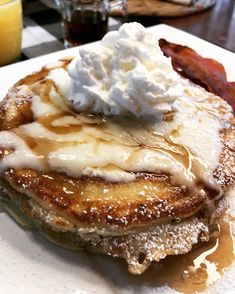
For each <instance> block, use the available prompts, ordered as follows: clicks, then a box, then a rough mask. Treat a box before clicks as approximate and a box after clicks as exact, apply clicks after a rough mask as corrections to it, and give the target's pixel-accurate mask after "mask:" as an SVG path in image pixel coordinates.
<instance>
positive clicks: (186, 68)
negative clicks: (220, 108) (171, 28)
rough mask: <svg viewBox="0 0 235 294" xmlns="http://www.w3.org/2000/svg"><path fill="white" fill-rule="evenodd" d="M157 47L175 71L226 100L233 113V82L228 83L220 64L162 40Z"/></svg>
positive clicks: (234, 93)
mask: <svg viewBox="0 0 235 294" xmlns="http://www.w3.org/2000/svg"><path fill="white" fill-rule="evenodd" d="M159 46H160V47H161V49H162V51H163V53H164V55H165V56H168V57H171V58H172V66H173V68H174V69H175V71H177V72H178V73H179V74H180V75H182V76H184V77H186V78H188V79H190V80H191V81H192V82H194V83H195V84H198V85H200V86H202V87H203V88H205V89H206V90H208V91H209V92H212V93H214V94H216V95H218V96H220V97H221V98H223V99H224V100H226V101H227V102H228V103H229V104H230V105H231V106H232V108H233V111H234V112H235V82H228V80H227V76H226V72H225V70H224V67H223V65H222V64H220V63H219V62H217V61H215V60H213V59H210V58H204V57H202V56H200V55H199V54H197V53H196V52H195V51H194V50H192V49H191V48H189V47H187V46H181V45H177V44H174V43H170V42H168V41H166V40H164V39H160V40H159Z"/></svg>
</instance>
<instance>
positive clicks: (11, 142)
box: [0, 131, 43, 171]
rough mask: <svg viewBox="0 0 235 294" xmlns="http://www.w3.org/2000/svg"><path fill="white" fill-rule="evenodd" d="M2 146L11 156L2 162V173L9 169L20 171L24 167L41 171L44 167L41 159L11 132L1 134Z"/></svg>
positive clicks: (6, 156) (0, 164)
mask: <svg viewBox="0 0 235 294" xmlns="http://www.w3.org/2000/svg"><path fill="white" fill-rule="evenodd" d="M0 146H2V147H4V148H5V149H6V150H8V149H9V150H10V152H9V154H8V155H5V156H4V157H3V159H1V160H0V170H1V171H2V170H5V169H8V168H15V169H19V168H22V167H24V166H27V167H29V168H32V169H36V170H40V169H41V168H42V167H43V166H42V164H41V162H40V157H38V156H37V155H35V154H34V153H33V152H32V150H31V149H30V148H29V147H28V146H27V144H26V143H25V142H24V140H22V139H21V138H20V137H19V136H17V135H16V134H14V133H12V132H10V131H2V132H0ZM11 150H12V151H13V152H11Z"/></svg>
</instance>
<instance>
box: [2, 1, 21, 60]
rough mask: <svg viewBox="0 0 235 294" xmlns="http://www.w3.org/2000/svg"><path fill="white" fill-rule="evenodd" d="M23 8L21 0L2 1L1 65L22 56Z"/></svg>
mask: <svg viewBox="0 0 235 294" xmlns="http://www.w3.org/2000/svg"><path fill="white" fill-rule="evenodd" d="M21 32H22V8H21V1H20V0H0V65H4V64H8V63H10V62H12V61H14V60H16V59H17V58H18V57H19V56H20V51H21Z"/></svg>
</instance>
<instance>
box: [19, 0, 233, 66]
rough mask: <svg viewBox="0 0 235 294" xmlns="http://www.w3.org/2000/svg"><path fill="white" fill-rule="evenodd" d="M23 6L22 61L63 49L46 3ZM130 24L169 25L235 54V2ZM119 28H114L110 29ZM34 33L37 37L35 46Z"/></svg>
mask: <svg viewBox="0 0 235 294" xmlns="http://www.w3.org/2000/svg"><path fill="white" fill-rule="evenodd" d="M24 3H25V4H26V6H25V7H24V8H25V9H24V20H25V21H24V24H25V25H24V33H25V31H27V34H26V35H27V38H28V40H27V42H26V44H23V47H22V60H25V59H29V58H33V57H37V56H40V55H43V54H47V53H51V52H54V51H58V50H61V49H63V48H64V46H63V36H62V30H61V23H60V20H61V17H60V13H59V12H58V11H57V10H56V9H53V8H51V7H48V6H47V5H45V3H47V1H43V0H42V1H36V0H27V1H25V2H24ZM128 21H138V22H140V23H142V24H143V25H144V26H146V27H148V26H152V25H156V24H160V23H164V24H168V25H171V26H173V27H176V28H178V29H181V30H183V31H186V32H188V33H191V34H193V35H196V36H198V37H200V38H202V39H205V40H207V41H209V42H211V43H214V44H216V45H218V46H220V47H223V48H225V49H228V50H230V51H232V52H235V0H217V2H216V4H215V6H214V7H212V8H211V9H209V10H207V11H203V12H200V13H197V14H194V15H190V16H185V17H178V18H158V17H156V16H155V17H128ZM27 26H28V27H30V29H29V30H27ZM116 28H117V25H116V27H115V25H114V26H113V27H111V28H110V29H111V30H112V29H116ZM31 32H32V34H33V33H34V35H33V36H32V37H33V38H32V42H31V39H30V38H31V36H30V33H31ZM39 33H42V35H40V34H39ZM48 34H49V35H48ZM24 35H25V34H24ZM37 38H38V40H37ZM46 39H47V41H45V40H46ZM23 43H24V42H23Z"/></svg>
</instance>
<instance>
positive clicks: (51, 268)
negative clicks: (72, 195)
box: [0, 25, 235, 294]
mask: <svg viewBox="0 0 235 294" xmlns="http://www.w3.org/2000/svg"><path fill="white" fill-rule="evenodd" d="M149 29H150V30H151V31H153V32H154V34H155V35H156V37H157V38H158V37H159V38H166V39H167V40H169V41H173V42H176V43H181V44H185V45H188V46H190V47H191V48H193V49H195V50H196V51H197V52H198V53H200V54H201V55H203V56H205V57H211V58H214V59H216V60H218V61H219V62H221V63H222V64H223V65H224V67H225V69H226V72H227V74H228V78H229V80H233V81H235V70H234V67H235V54H233V53H232V52H229V51H226V50H224V49H222V48H219V47H217V46H215V45H213V44H210V43H208V42H206V41H203V40H201V39H199V38H196V37H194V36H192V35H190V34H187V33H185V32H182V31H179V30H177V29H174V28H172V27H169V26H166V25H158V26H154V27H151V28H149ZM96 44H97V43H93V44H89V45H86V46H94V47H95V46H96ZM77 51H78V49H77V48H72V49H68V50H64V51H59V52H56V53H53V54H49V55H45V56H42V57H38V58H35V59H31V60H28V61H24V62H20V63H17V64H13V65H9V66H5V67H2V68H0V81H1V92H0V98H1V99H2V98H3V97H4V96H5V94H6V92H7V89H8V88H9V87H10V86H11V85H13V84H14V83H15V82H16V81H17V80H19V79H20V78H22V77H24V76H25V75H27V74H29V73H31V72H32V71H34V70H38V69H40V68H41V67H42V66H43V65H45V64H47V63H51V62H54V61H56V60H58V58H61V57H64V56H75V55H76V52H77ZM123 264H124V263H120V262H118V261H117V260H114V259H112V258H109V257H104V256H96V255H92V254H88V253H80V252H72V251H68V250H65V249H62V248H59V247H57V246H54V245H53V244H51V243H50V242H49V241H47V240H45V239H44V238H43V237H42V236H40V235H39V234H37V233H34V232H31V231H28V230H25V229H22V228H21V227H20V226H19V225H18V224H16V223H15V222H14V221H13V220H12V219H11V218H10V217H9V216H8V215H7V214H5V213H1V214H0V293H1V294H45V293H48V294H52V293H56V294H82V293H89V294H90V293H99V294H105V293H107V294H110V293H118V294H119V293H151V294H152V293H154V294H155V293H161V294H162V293H175V292H174V291H173V290H171V289H169V288H167V287H162V288H161V289H160V288H154V286H153V285H148V283H147V282H146V281H144V279H143V278H142V277H141V276H140V277H139V278H132V277H131V275H129V274H127V268H126V267H125V266H124V265H123ZM206 293H213V294H215V293H218V294H219V293H223V294H225V293H235V266H233V268H232V269H230V271H228V272H227V273H226V274H225V276H224V277H223V278H221V279H220V280H219V281H218V282H217V283H216V284H215V285H214V286H213V287H212V288H211V289H209V290H207V291H206Z"/></svg>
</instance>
